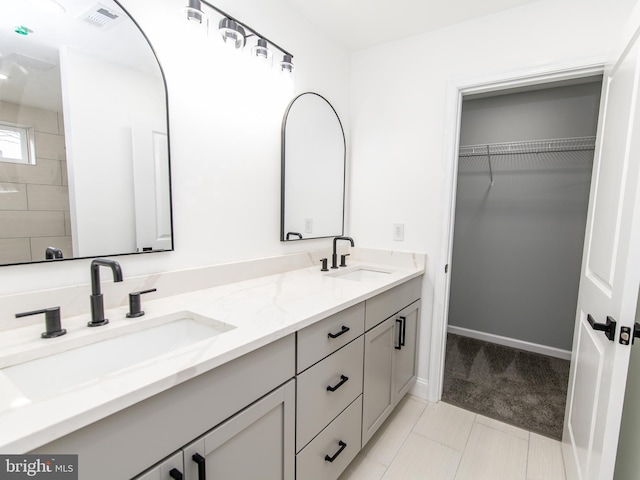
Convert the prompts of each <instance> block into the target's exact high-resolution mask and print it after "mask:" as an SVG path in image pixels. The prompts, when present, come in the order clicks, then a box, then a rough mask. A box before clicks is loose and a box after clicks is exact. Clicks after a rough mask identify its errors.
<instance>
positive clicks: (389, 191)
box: [350, 0, 634, 380]
mask: <svg viewBox="0 0 640 480" xmlns="http://www.w3.org/2000/svg"><path fill="white" fill-rule="evenodd" d="M633 3H634V2H633V1H631V0H621V1H618V2H615V3H613V2H606V1H600V0H586V1H577V0H564V1H546V0H543V1H540V2H534V3H531V4H529V5H526V6H523V7H519V8H515V9H511V10H508V11H506V12H503V13H499V14H495V15H491V16H487V17H484V18H481V19H479V20H475V21H470V22H466V23H463V24H459V25H455V26H452V27H450V28H445V29H441V30H438V31H435V32H432V33H429V34H424V35H419V36H415V37H412V38H409V39H406V40H402V41H398V42H394V43H389V44H386V45H382V46H380V47H376V48H371V49H367V50H363V51H360V52H357V53H356V54H354V55H353V57H352V70H351V75H352V77H351V85H352V89H351V92H352V99H351V125H350V126H351V141H352V143H351V155H352V166H351V169H352V171H351V174H352V182H351V211H350V216H351V223H350V232H351V234H352V235H353V237H354V239H355V240H356V242H357V243H358V244H359V245H361V246H364V247H374V248H386V249H391V248H395V249H403V250H408V251H411V250H413V251H418V252H424V253H426V254H427V256H428V266H427V269H428V274H427V278H426V280H425V282H423V285H424V286H423V290H424V291H423V318H422V325H421V338H420V349H421V350H420V351H421V355H420V359H419V376H420V377H421V378H422V379H423V380H428V372H429V358H428V352H429V346H430V343H431V337H430V334H431V328H432V322H431V320H432V314H431V312H432V305H433V293H434V281H435V280H436V275H438V276H441V275H444V273H443V267H444V264H445V263H446V262H445V259H443V258H440V256H441V247H442V246H441V241H442V229H443V219H444V217H445V215H446V214H447V213H448V211H449V207H450V206H449V205H448V204H446V202H447V201H446V200H445V199H444V195H443V192H444V190H445V189H446V188H448V186H447V185H445V184H444V182H445V179H446V178H447V175H449V173H450V172H449V171H448V170H447V169H448V165H449V163H448V162H449V160H450V159H448V158H446V156H445V152H446V151H447V148H450V145H448V144H446V143H445V142H448V141H449V140H448V139H450V138H451V137H450V135H451V133H452V132H451V130H452V129H455V128H457V127H456V124H455V119H454V118H453V116H452V112H450V111H448V110H447V106H448V104H447V93H448V88H450V87H451V86H452V85H455V84H460V83H462V82H467V81H471V80H472V79H480V78H482V79H484V78H486V77H490V76H496V75H498V74H502V73H505V74H506V73H508V72H516V71H522V70H528V69H532V68H533V67H544V66H548V65H551V64H559V63H565V62H573V61H577V60H580V59H584V58H591V57H594V56H597V55H603V54H605V53H606V52H608V51H609V50H610V48H611V46H612V42H613V41H614V39H615V38H616V33H617V32H618V31H620V30H621V26H622V25H623V24H624V20H625V17H626V15H627V13H628V12H629V11H630V10H631V7H632V4H633ZM381 192H386V195H384V194H381ZM393 223H404V224H405V241H404V243H401V244H399V243H398V242H394V241H393V240H392V224H393Z"/></svg>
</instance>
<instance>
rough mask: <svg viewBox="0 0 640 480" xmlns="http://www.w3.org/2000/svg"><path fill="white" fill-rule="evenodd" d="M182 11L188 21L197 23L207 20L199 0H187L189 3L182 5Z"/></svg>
mask: <svg viewBox="0 0 640 480" xmlns="http://www.w3.org/2000/svg"><path fill="white" fill-rule="evenodd" d="M184 12H185V13H186V14H187V20H189V21H190V22H194V23H198V24H202V23H203V22H204V23H206V22H207V15H206V14H205V13H204V12H203V11H202V2H201V1H200V0H189V5H187V6H186V7H184Z"/></svg>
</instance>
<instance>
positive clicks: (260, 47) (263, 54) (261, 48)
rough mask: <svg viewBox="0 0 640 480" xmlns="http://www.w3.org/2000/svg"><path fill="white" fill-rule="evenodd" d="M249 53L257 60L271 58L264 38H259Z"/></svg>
mask: <svg viewBox="0 0 640 480" xmlns="http://www.w3.org/2000/svg"><path fill="white" fill-rule="evenodd" d="M251 52H252V53H253V54H254V55H255V56H256V57H258V58H262V59H264V60H267V59H268V58H269V57H271V50H270V49H269V46H268V44H267V41H266V40H265V39H264V38H259V39H258V42H257V43H256V45H255V47H253V48H252V49H251Z"/></svg>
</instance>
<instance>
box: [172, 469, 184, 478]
mask: <svg viewBox="0 0 640 480" xmlns="http://www.w3.org/2000/svg"><path fill="white" fill-rule="evenodd" d="M169 476H170V477H171V478H173V479H174V480H182V479H183V478H184V477H183V475H182V472H181V471H180V470H178V469H177V468H172V469H171V470H169Z"/></svg>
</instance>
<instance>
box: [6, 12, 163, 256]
mask: <svg viewBox="0 0 640 480" xmlns="http://www.w3.org/2000/svg"><path fill="white" fill-rule="evenodd" d="M111 1H112V2H113V3H115V4H116V5H117V6H118V7H119V8H120V9H121V10H122V11H123V12H124V13H125V15H126V16H127V17H128V18H129V20H131V22H132V23H133V25H134V26H135V27H136V28H137V29H138V31H139V32H140V34H141V35H142V38H144V40H145V41H146V42H147V45H149V48H150V50H151V53H152V54H153V57H154V58H155V60H156V63H157V64H158V68H159V69H160V76H161V78H162V84H163V85H164V103H165V114H166V115H165V121H166V125H167V167H168V179H169V184H168V185H167V187H168V189H169V222H170V225H171V248H170V249H164V250H149V251H142V252H126V253H106V252H105V253H104V254H100V255H97V256H86V257H67V258H53V259H49V260H46V259H45V260H32V261H30V262H16V263H2V264H0V267H12V266H17V265H32V264H39V263H41V264H42V263H44V264H47V263H58V262H61V261H67V260H86V259H90V258H97V257H122V256H125V255H141V254H149V253H161V252H173V251H174V250H175V248H176V247H175V232H174V228H173V191H172V188H171V184H172V181H171V180H172V178H171V132H170V125H169V91H168V88H167V79H166V77H165V74H164V69H163V68H162V64H161V63H160V59H159V58H158V54H157V53H156V51H155V49H154V48H153V44H152V43H151V42H150V41H149V37H147V34H146V33H145V32H144V30H143V29H142V28H141V27H140V25H139V24H138V22H137V21H136V19H135V18H133V16H132V15H131V14H130V13H129V10H127V9H126V8H125V7H124V6H123V5H122V3H120V1H119V0H111ZM63 115H64V112H63Z"/></svg>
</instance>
